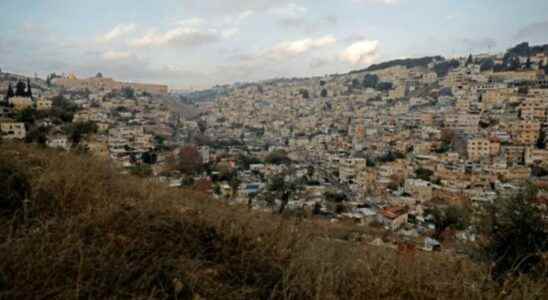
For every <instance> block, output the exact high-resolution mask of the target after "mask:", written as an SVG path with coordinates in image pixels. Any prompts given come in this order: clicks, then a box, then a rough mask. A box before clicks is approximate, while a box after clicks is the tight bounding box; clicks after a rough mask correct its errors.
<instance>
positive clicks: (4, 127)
mask: <svg viewBox="0 0 548 300" xmlns="http://www.w3.org/2000/svg"><path fill="white" fill-rule="evenodd" d="M0 131H1V133H2V138H3V139H8V140H11V139H17V140H22V139H24V138H25V137H26V136H27V130H26V128H25V123H18V122H15V121H13V120H2V121H0Z"/></svg>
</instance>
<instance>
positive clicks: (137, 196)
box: [0, 143, 548, 299]
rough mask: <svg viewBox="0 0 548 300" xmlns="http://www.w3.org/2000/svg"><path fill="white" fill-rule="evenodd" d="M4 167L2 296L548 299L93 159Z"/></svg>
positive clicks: (36, 154) (2, 155)
mask: <svg viewBox="0 0 548 300" xmlns="http://www.w3.org/2000/svg"><path fill="white" fill-rule="evenodd" d="M0 170H1V171H0V176H1V177H0V178H1V179H2V180H1V181H0V183H1V188H2V193H1V194H0V197H1V198H0V199H2V201H3V203H6V202H4V201H5V199H9V201H8V202H9V203H12V204H10V205H9V206H6V207H8V209H4V206H3V209H2V213H1V214H0V298H2V299H30V298H37V297H49V298H54V299H75V298H78V299H79V298H85V299H145V298H146V299H149V298H150V299H543V298H545V297H546V290H547V288H548V286H547V283H546V280H544V279H542V278H541V279H537V280H535V279H534V278H533V277H529V276H521V277H509V278H507V279H506V281H505V282H504V284H503V286H501V285H499V283H497V282H495V281H492V280H490V279H489V277H488V274H489V268H488V266H486V265H483V264H478V263H472V262H471V261H470V260H469V259H467V258H465V257H457V256H453V255H447V254H443V253H428V254H423V253H420V252H419V253H415V254H407V253H398V252H397V251H396V250H392V249H389V248H383V247H374V246H370V245H369V244H368V243H366V242H359V241H356V240H355V239H354V238H352V237H353V236H356V234H357V235H361V234H362V233H364V232H363V231H360V230H364V229H357V228H356V227H355V226H348V225H345V224H343V223H340V224H327V223H323V222H322V221H320V220H308V219H301V220H295V219H294V218H292V219H286V218H284V217H282V216H278V215H271V214H265V213H261V212H254V211H250V210H248V209H247V207H238V206H227V205H224V204H222V203H220V201H213V200H210V199H209V198H208V197H207V196H205V195H204V194H202V193H198V192H196V191H193V190H188V189H170V188H167V187H164V186H162V185H158V184H155V183H153V182H150V181H145V180H144V179H140V178H138V177H134V176H120V175H119V173H118V170H116V169H115V168H114V167H113V166H112V165H111V164H110V163H108V162H101V161H96V160H94V159H92V158H89V157H86V156H79V155H76V154H73V153H68V152H58V151H54V150H50V149H39V148H33V147H29V146H25V145H17V144H8V143H3V144H1V146H0ZM6 178H8V179H9V180H6ZM6 195H7V196H6ZM25 198H27V199H28V203H27V204H26V205H23V203H22V200H23V199H25ZM503 287H504V288H503Z"/></svg>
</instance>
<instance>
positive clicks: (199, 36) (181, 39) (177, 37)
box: [130, 26, 219, 48]
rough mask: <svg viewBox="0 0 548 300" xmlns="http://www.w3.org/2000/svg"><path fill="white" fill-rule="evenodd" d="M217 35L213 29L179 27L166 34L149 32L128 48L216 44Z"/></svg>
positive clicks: (135, 40) (132, 42) (131, 43)
mask: <svg viewBox="0 0 548 300" xmlns="http://www.w3.org/2000/svg"><path fill="white" fill-rule="evenodd" d="M218 40H219V33H218V31H217V30H215V29H206V30H204V29H200V28H194V27H184V26H179V27H176V28H174V29H171V30H168V31H166V32H157V31H154V30H151V31H149V32H148V33H147V34H145V35H144V36H142V37H140V38H137V39H134V40H133V41H131V42H130V46H133V47H136V48H143V47H158V46H181V47H191V46H198V45H203V44H208V43H212V42H216V41H218Z"/></svg>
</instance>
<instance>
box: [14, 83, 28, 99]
mask: <svg viewBox="0 0 548 300" xmlns="http://www.w3.org/2000/svg"><path fill="white" fill-rule="evenodd" d="M26 94H27V85H26V84H25V83H24V82H22V81H18V82H17V84H16V85H15V96H16V97H25V96H26Z"/></svg>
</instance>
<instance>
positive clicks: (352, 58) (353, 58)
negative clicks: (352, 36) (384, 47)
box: [340, 40, 379, 65]
mask: <svg viewBox="0 0 548 300" xmlns="http://www.w3.org/2000/svg"><path fill="white" fill-rule="evenodd" d="M378 47H379V41H370V40H362V41H359V42H356V43H354V44H352V45H350V46H349V47H348V48H346V49H345V50H344V51H343V52H342V53H341V54H340V59H342V60H343V61H345V62H348V63H351V64H353V65H369V64H372V63H373V62H375V60H376V59H377V50H378Z"/></svg>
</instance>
